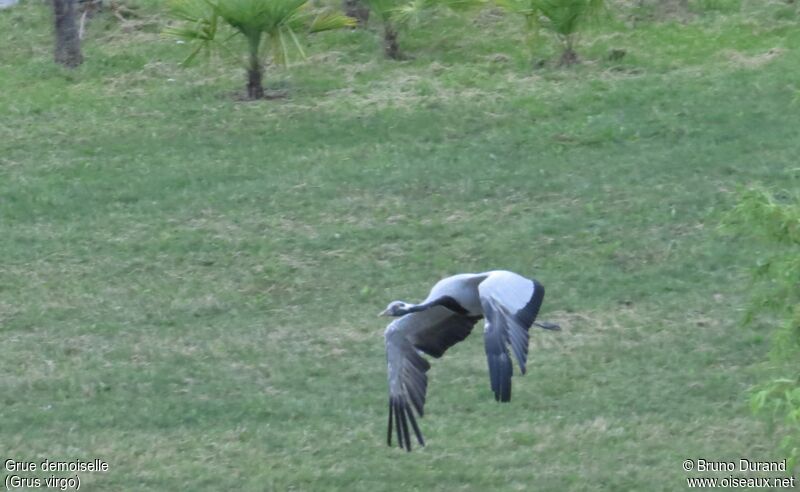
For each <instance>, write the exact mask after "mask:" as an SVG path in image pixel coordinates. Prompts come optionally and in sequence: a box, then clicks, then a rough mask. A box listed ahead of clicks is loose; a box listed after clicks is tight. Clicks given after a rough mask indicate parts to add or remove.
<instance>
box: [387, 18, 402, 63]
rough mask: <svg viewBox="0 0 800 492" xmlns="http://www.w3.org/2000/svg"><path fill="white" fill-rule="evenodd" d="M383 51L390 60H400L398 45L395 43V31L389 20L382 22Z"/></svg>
mask: <svg viewBox="0 0 800 492" xmlns="http://www.w3.org/2000/svg"><path fill="white" fill-rule="evenodd" d="M383 52H384V53H385V54H386V56H387V57H389V58H391V59H392V60H402V59H403V55H402V54H401V53H400V45H399V44H397V31H396V30H395V28H394V26H393V25H392V24H391V23H389V22H384V23H383Z"/></svg>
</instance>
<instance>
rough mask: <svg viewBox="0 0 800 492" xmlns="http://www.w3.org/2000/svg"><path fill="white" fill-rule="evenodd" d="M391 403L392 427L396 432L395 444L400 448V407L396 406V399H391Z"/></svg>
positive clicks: (401, 436)
mask: <svg viewBox="0 0 800 492" xmlns="http://www.w3.org/2000/svg"><path fill="white" fill-rule="evenodd" d="M392 405H393V406H394V427H395V433H396V434H397V445H398V446H399V447H400V449H402V448H403V433H402V432H401V431H400V420H402V418H401V416H400V409H399V408H398V406H397V399H392Z"/></svg>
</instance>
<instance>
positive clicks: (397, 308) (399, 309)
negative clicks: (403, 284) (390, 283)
mask: <svg viewBox="0 0 800 492" xmlns="http://www.w3.org/2000/svg"><path fill="white" fill-rule="evenodd" d="M412 306H413V304H409V303H407V302H403V301H392V302H390V303H389V305H388V306H386V309H384V310H383V311H381V313H380V314H379V315H378V316H403V315H406V314H408V309H409V308H410V307H412Z"/></svg>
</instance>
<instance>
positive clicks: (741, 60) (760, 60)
mask: <svg viewBox="0 0 800 492" xmlns="http://www.w3.org/2000/svg"><path fill="white" fill-rule="evenodd" d="M783 53H784V50H783V49H782V48H771V49H770V50H769V51H767V52H765V53H760V54H757V55H745V54H744V53H741V52H739V51H736V50H725V51H723V55H724V56H725V57H726V58H727V59H728V60H729V61H730V62H731V63H732V64H733V65H734V66H736V67H738V68H746V69H754V68H760V67H762V66H764V65H766V64H767V63H769V62H771V61H772V60H775V59H776V58H778V57H779V56H781V55H782V54H783Z"/></svg>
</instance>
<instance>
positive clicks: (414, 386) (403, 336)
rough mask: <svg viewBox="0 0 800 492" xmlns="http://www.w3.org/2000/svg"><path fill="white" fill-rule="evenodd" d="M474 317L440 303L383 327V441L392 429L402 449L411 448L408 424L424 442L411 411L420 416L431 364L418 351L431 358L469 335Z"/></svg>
mask: <svg viewBox="0 0 800 492" xmlns="http://www.w3.org/2000/svg"><path fill="white" fill-rule="evenodd" d="M478 319H479V318H477V317H468V316H463V315H460V314H457V313H454V312H452V311H450V310H449V309H446V308H444V307H441V306H434V307H432V308H430V309H427V310H425V311H420V312H416V313H411V314H407V315H405V316H403V317H401V318H397V319H395V320H394V321H392V322H391V323H390V324H389V326H388V327H387V328H386V333H385V334H384V337H385V339H386V362H387V366H388V367H387V370H388V379H389V426H388V429H387V433H386V434H387V438H386V443H387V444H388V445H389V446H391V445H392V431H393V430H394V432H396V434H397V443H398V445H399V446H400V447H401V448H405V449H406V450H407V451H411V433H410V432H409V424H410V427H411V429H413V431H414V434H415V435H416V437H417V441H418V442H419V444H420V446H424V445H425V440H424V439H423V438H422V433H421V432H420V430H419V426H418V425H417V420H416V418H415V416H414V412H415V411H416V414H417V415H419V416H420V417H422V416H423V415H424V410H425V395H426V391H427V388H428V376H427V375H426V374H425V373H426V372H427V371H428V369H430V367H431V366H430V364H429V363H428V361H427V360H425V358H424V357H422V355H420V353H419V352H418V351H422V352H424V353H426V354H429V355H432V356H434V357H441V356H442V354H444V352H445V351H446V350H447V349H448V348H450V347H452V346H453V345H455V344H456V343H458V342H460V341H461V340H463V339H464V338H466V337H467V335H469V333H470V331H471V330H472V327H473V326H474V325H475V323H476V322H477V321H478Z"/></svg>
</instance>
